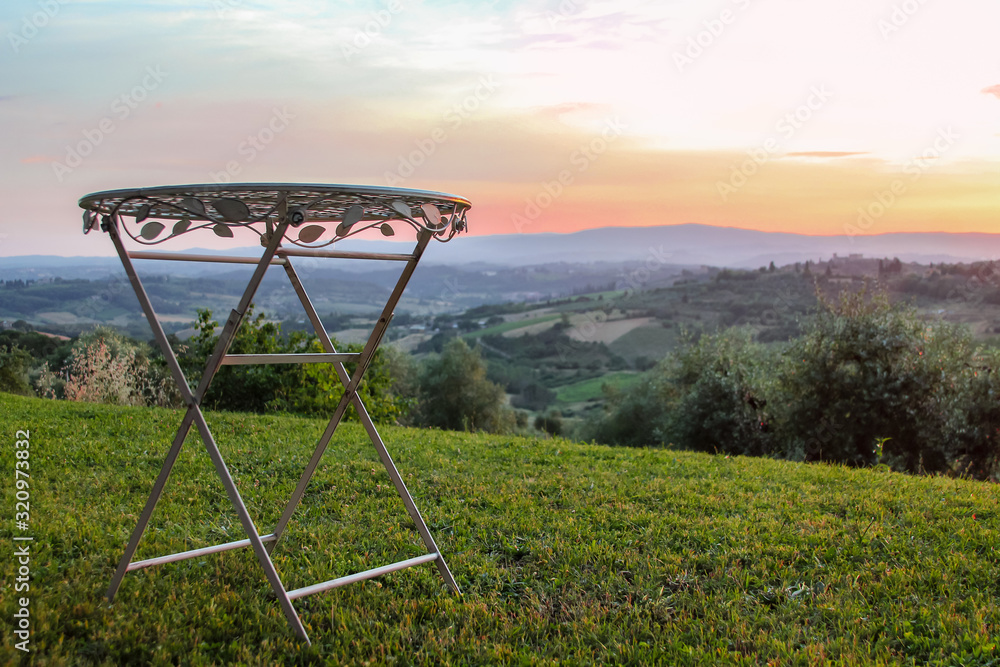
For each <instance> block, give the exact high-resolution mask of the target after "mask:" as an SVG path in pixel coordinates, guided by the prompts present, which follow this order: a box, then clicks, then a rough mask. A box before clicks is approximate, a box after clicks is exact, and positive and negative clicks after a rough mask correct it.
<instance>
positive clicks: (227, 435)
mask: <svg viewBox="0 0 1000 667" xmlns="http://www.w3.org/2000/svg"><path fill="white" fill-rule="evenodd" d="M0 413H2V414H3V415H4V419H3V429H4V430H3V433H4V440H5V445H4V447H3V448H2V451H3V455H2V457H0V458H2V465H3V470H4V471H6V472H5V476H6V478H7V480H8V482H6V483H4V484H3V485H2V486H0V488H2V496H3V506H4V507H6V508H7V512H8V516H7V520H5V521H4V522H3V523H2V524H0V525H2V529H0V537H2V539H3V540H4V541H5V543H6V544H8V545H10V544H12V542H11V536H12V533H13V534H23V533H21V532H20V531H15V526H14V523H13V519H14V517H13V513H14V503H15V498H14V494H15V492H14V485H13V484H12V483H11V481H12V480H13V479H14V470H15V456H14V452H15V448H14V441H15V432H16V430H18V429H30V432H31V435H30V443H31V447H30V452H31V454H30V474H31V478H30V482H31V486H30V493H31V510H30V514H31V527H30V530H29V532H30V534H31V535H33V536H34V538H35V541H34V542H32V543H31V550H32V555H31V563H30V569H31V575H30V576H31V581H30V585H31V590H30V596H31V603H30V610H31V615H32V616H31V618H32V632H33V634H32V637H31V650H32V653H31V654H29V655H27V656H24V655H23V654H21V653H20V652H18V651H16V650H14V648H13V642H14V639H13V638H12V632H11V630H10V628H8V630H7V631H6V632H5V638H4V642H3V649H2V651H3V652H2V654H0V662H2V663H6V664H16V663H18V662H19V661H22V662H25V663H27V662H28V661H29V660H33V661H34V662H36V663H38V664H48V665H58V664H108V665H118V664H175V663H183V664H196V665H198V664H229V663H236V662H238V663H248V664H267V665H272V664H282V663H295V664H300V663H301V664H324V663H327V664H366V663H371V664H392V663H395V664H428V663H433V664H453V665H465V664H505V663H506V664H552V663H556V662H564V663H566V664H619V663H624V664H636V665H650V664H665V665H706V664H718V665H734V664H735V665H740V664H744V665H757V664H766V663H771V664H780V665H799V664H801V665H808V664H837V665H841V664H843V665H854V664H915V665H923V664H947V665H960V664H964V665H989V664H1000V651H998V649H997V645H996V639H995V638H996V637H997V636H998V635H1000V608H998V599H1000V546H998V545H1000V531H998V527H1000V488H998V487H997V486H995V485H989V484H984V483H979V482H971V481H964V480H959V479H947V478H917V477H907V476H903V475H897V474H893V473H887V472H879V471H874V470H851V469H847V468H842V467H832V466H825V465H799V464H793V463H786V462H776V461H771V460H766V459H750V458H724V457H722V456H709V455H704V454H693V453H686V452H674V451H667V450H646V449H627V448H611V447H603V446H594V445H586V444H574V443H570V442H567V441H564V440H558V439H555V440H531V439H524V438H517V437H499V436H490V435H466V434H456V433H446V432H439V431H421V430H411V429H401V428H386V429H384V435H385V438H386V441H387V444H388V445H389V448H390V450H391V451H392V452H393V454H394V457H395V459H396V462H397V464H398V465H399V467H400V469H401V471H402V473H403V475H404V477H405V479H406V481H407V483H408V484H409V486H410V488H411V490H412V491H413V492H414V495H415V496H416V500H417V504H418V506H419V507H420V508H421V510H422V512H423V515H424V517H425V518H426V519H427V521H428V524H429V525H430V527H431V530H432V531H433V532H434V535H435V537H436V539H437V541H438V544H439V546H440V548H441V549H442V551H443V552H444V554H445V556H446V557H447V559H448V562H449V564H450V566H451V569H452V571H453V572H454V574H455V576H456V578H457V580H458V582H459V584H460V585H461V586H462V589H463V591H464V595H463V596H462V597H456V596H453V595H450V594H449V593H448V592H447V590H446V589H445V587H444V585H443V583H442V581H441V579H440V578H439V577H438V575H437V572H436V570H435V569H434V568H433V566H431V565H424V566H420V567H418V568H413V569H409V570H406V571H403V572H397V573H394V574H390V575H387V576H385V577H382V578H380V579H375V580H370V581H367V582H364V583H361V584H354V585H351V586H347V587H345V588H341V589H338V590H336V591H331V592H328V593H323V594H319V595H315V596H312V597H308V598H303V599H302V600H299V601H297V602H296V607H297V609H298V610H299V611H300V612H301V615H302V617H303V621H304V622H305V624H306V626H307V629H308V631H309V632H310V634H311V636H312V638H313V642H314V643H313V646H311V647H305V646H303V645H302V644H300V643H299V642H298V641H297V640H296V638H295V636H294V635H293V634H292V633H291V631H290V630H289V629H288V627H287V625H286V622H285V619H284V617H283V615H282V614H281V611H280V609H279V607H278V604H277V603H276V602H275V601H274V600H273V599H270V598H269V596H268V589H267V585H266V583H265V581H264V578H263V575H262V573H261V571H260V568H259V566H258V565H257V563H256V560H255V558H254V556H253V554H252V552H251V551H250V550H248V549H242V550H238V551H230V552H226V553H223V554H216V555H212V556H206V557H204V558H198V559H192V560H187V561H183V562H180V563H173V564H169V565H164V566H160V567H153V568H148V569H145V570H139V571H136V572H132V573H129V574H128V575H126V578H125V581H124V584H123V585H122V588H121V590H120V592H119V595H118V598H117V599H116V601H115V603H114V604H113V605H109V604H108V603H107V602H106V601H105V600H104V598H103V594H104V591H105V589H106V587H107V584H108V581H109V580H110V579H111V575H112V573H113V570H114V567H115V565H116V563H117V560H118V558H119V556H120V555H121V552H122V549H123V548H124V546H125V543H126V541H127V539H128V535H129V532H130V531H131V529H132V527H133V526H134V524H135V521H136V518H137V515H138V514H139V512H140V510H141V507H142V504H143V502H144V501H145V498H146V495H147V494H148V492H149V490H150V487H151V486H152V483H153V480H154V478H155V476H156V474H157V472H158V470H159V468H160V465H161V462H162V458H163V456H164V453H165V451H166V449H167V446H168V442H169V440H170V438H171V436H172V434H173V432H174V430H175V428H176V426H177V424H178V422H179V421H180V418H181V417H180V414H179V413H178V412H174V411H169V410H145V409H135V408H120V407H111V406H103V405H88V404H72V403H65V402H54V401H44V400H39V399H26V398H19V397H14V396H9V395H5V394H0ZM210 423H211V425H212V427H213V429H214V431H215V434H216V437H217V439H218V441H219V442H220V445H221V447H222V450H223V454H224V455H225V456H226V458H227V461H228V462H229V465H230V466H231V468H232V470H233V472H234V476H235V477H236V479H237V483H238V485H239V488H240V489H241V492H242V493H243V494H244V498H245V500H246V502H247V505H248V507H249V509H250V512H251V514H252V515H253V516H254V517H255V518H256V519H257V523H258V527H259V528H260V529H261V531H262V532H263V531H267V530H270V528H271V527H272V525H273V523H274V522H275V521H276V520H277V518H278V516H279V514H280V512H281V509H282V505H283V503H284V502H285V500H286V498H287V496H288V494H289V493H290V492H291V489H292V488H293V486H294V484H295V482H296V480H297V478H298V476H299V474H300V471H301V468H302V466H304V464H305V462H306V459H307V458H308V456H309V454H310V453H311V450H312V447H313V441H314V438H316V437H317V436H318V435H319V433H320V432H321V431H322V429H323V427H324V425H325V424H324V423H322V422H319V421H314V420H305V419H297V418H286V417H278V416H269V417H259V416H247V415H240V414H222V415H214V416H212V417H211V418H210ZM188 445H189V446H188V447H187V448H186V449H185V450H184V451H183V452H182V454H181V457H180V460H179V462H178V465H177V467H176V468H175V470H174V473H173V475H172V476H171V479H170V480H169V482H168V484H167V487H166V491H165V493H164V496H163V499H162V500H161V502H160V505H159V506H158V508H157V511H156V512H155V513H154V515H153V519H152V521H151V524H150V530H149V531H148V532H147V534H146V537H145V538H144V540H143V542H142V544H141V545H140V547H139V553H138V557H139V558H147V557H151V556H155V555H162V554H165V553H170V552H174V551H180V550H183V549H191V548H197V547H200V546H205V545H208V544H212V543H216V542H223V541H229V540H235V539H242V537H243V535H242V531H241V529H240V526H239V523H238V521H237V520H236V519H235V516H234V513H233V512H232V511H230V510H229V509H228V502H227V500H226V498H225V496H224V494H223V492H222V487H221V484H220V483H219V482H218V481H217V480H216V478H215V474H214V471H213V469H212V467H211V464H210V463H209V461H208V457H207V455H206V454H205V452H204V450H203V448H202V447H201V446H200V441H198V440H196V438H194V437H192V438H190V440H189V442H188ZM289 531H290V532H289V533H287V534H286V537H285V539H283V540H282V542H280V543H279V544H278V545H277V547H276V549H275V556H276V558H275V560H276V566H277V568H278V572H279V573H280V574H281V576H282V578H283V580H284V582H285V584H286V585H287V586H288V587H289V588H294V587H299V586H304V585H308V584H312V583H315V582H319V581H323V580H326V579H330V578H333V577H336V576H340V575H343V574H347V573H349V572H354V571H357V570H361V569H366V568H368V567H373V566H376V565H381V564H384V563H388V562H390V561H393V560H396V559H400V558H404V557H409V556H414V555H417V554H419V553H421V552H422V550H421V549H420V548H419V547H418V546H417V545H418V544H419V540H418V538H417V536H416V534H415V531H414V530H413V528H412V525H411V523H410V522H409V520H408V519H407V517H406V514H405V511H404V510H403V507H402V503H401V502H400V501H399V500H398V497H397V496H396V495H395V492H394V491H393V489H392V486H391V483H390V482H389V480H388V476H387V475H386V474H385V472H384V471H383V469H382V468H381V466H380V465H379V464H378V462H377V459H376V457H375V454H374V452H373V451H372V450H371V447H370V446H369V445H367V441H366V439H365V437H364V434H363V431H361V429H360V428H358V427H357V426H355V425H347V426H346V427H344V428H343V429H342V430H341V431H339V432H338V437H337V438H335V440H334V443H333V444H332V446H331V448H330V450H329V451H328V452H327V454H326V456H325V458H324V460H323V463H322V465H321V468H320V470H319V471H318V473H317V475H316V477H315V478H314V480H313V483H312V485H311V486H310V487H309V490H308V491H307V493H306V497H305V499H304V502H303V505H302V506H301V507H300V510H299V512H298V513H297V514H296V517H295V519H293V521H292V523H291V524H290V529H289ZM7 553H8V554H9V553H10V552H7ZM16 568H17V564H16V561H15V559H13V558H11V557H5V558H4V559H3V560H2V565H0V576H2V580H3V582H4V583H3V586H4V593H3V595H2V599H0V614H2V615H3V618H4V621H5V622H7V623H10V622H11V621H12V620H13V614H14V611H15V600H16V598H17V597H18V596H17V595H14V594H12V592H11V585H12V582H13V580H14V576H15V572H16Z"/></svg>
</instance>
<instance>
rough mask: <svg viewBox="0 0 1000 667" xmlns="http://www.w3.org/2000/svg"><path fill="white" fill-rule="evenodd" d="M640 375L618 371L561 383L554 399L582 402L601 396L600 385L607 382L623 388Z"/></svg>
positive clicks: (602, 394)
mask: <svg viewBox="0 0 1000 667" xmlns="http://www.w3.org/2000/svg"><path fill="white" fill-rule="evenodd" d="M640 377H641V376H640V374H639V373H631V372H629V371H618V372H615V373H608V374H607V375H602V376H601V377H599V378H591V379H590V380H583V381H582V382H574V383H573V384H567V385H563V386H562V387H558V388H557V389H556V400H557V401H559V402H560V403H582V402H584V401H589V400H591V399H595V398H603V397H604V392H603V391H602V390H601V387H602V386H604V385H606V384H607V385H611V386H613V387H618V388H619V389H624V388H625V387H628V386H629V385H631V384H633V383H635V382H636V381H637V380H638V379H639V378H640Z"/></svg>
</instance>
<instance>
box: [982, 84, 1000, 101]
mask: <svg viewBox="0 0 1000 667" xmlns="http://www.w3.org/2000/svg"><path fill="white" fill-rule="evenodd" d="M980 92H983V93H986V94H987V95H993V96H994V97H996V98H997V99H1000V83H998V84H997V85H995V86H990V87H989V88H983V89H982V90H981V91H980Z"/></svg>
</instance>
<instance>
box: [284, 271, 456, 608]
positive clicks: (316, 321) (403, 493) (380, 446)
mask: <svg viewBox="0 0 1000 667" xmlns="http://www.w3.org/2000/svg"><path fill="white" fill-rule="evenodd" d="M285 273H287V274H288V279H289V281H290V282H291V283H292V287H293V288H294V289H295V293H296V294H297V295H298V297H299V301H301V302H302V307H303V308H304V309H305V311H306V316H307V317H308V318H309V321H310V322H311V323H312V326H313V329H314V330H315V332H316V335H317V336H318V337H319V340H320V343H321V344H322V345H323V349H324V350H326V351H327V352H329V353H331V354H336V352H337V350H336V348H335V347H334V345H333V341H331V340H330V336H329V335H328V334H327V333H326V327H324V326H323V322H322V321H321V320H320V317H319V314H318V313H317V312H316V308H315V307H314V306H313V304H312V301H311V300H310V299H309V294H308V293H307V292H306V289H305V287H304V286H303V285H302V281H301V280H300V279H299V276H298V274H297V273H296V272H295V269H294V267H293V266H292V263H291V261H286V263H285ZM334 369H335V370H336V372H337V376H338V377H339V378H340V382H341V384H343V385H344V387H345V389H346V387H347V386H348V385H349V384H350V381H351V377H350V375H349V374H348V372H347V369H346V368H345V367H344V364H342V363H340V362H336V363H334ZM351 403H352V404H353V405H354V409H355V410H356V411H357V413H358V418H359V420H360V421H361V424H362V425H363V426H364V428H365V431H367V432H368V437H369V438H370V439H371V441H372V444H373V445H374V446H375V450H376V452H377V453H378V455H379V459H380V460H381V461H382V465H383V466H384V467H385V469H386V472H387V473H388V474H389V478H390V479H392V483H393V485H394V486H395V487H396V492H397V493H398V494H399V496H400V498H401V499H402V501H403V505H404V506H405V507H406V511H407V513H408V514H409V515H410V519H411V520H412V521H413V523H414V524H416V527H417V532H418V533H420V539H421V540H422V541H423V543H424V546H425V547H426V548H427V550H428V551H429V552H431V553H437V554H438V555H439V557H438V559H437V560H436V561H435V563H436V564H437V568H438V571H439V572H440V574H441V577H442V578H443V579H444V581H445V583H446V584H447V585H448V588H450V589H451V590H452V591H453V592H454V593H458V594H461V592H462V591H461V589H460V588H459V586H458V583H457V582H456V581H455V578H454V577H453V576H452V574H451V570H450V569H449V568H448V564H447V563H446V562H445V559H444V555H443V554H441V552H440V551H439V550H438V547H437V543H436V542H435V541H434V537H433V536H432V535H431V532H430V530H429V529H428V528H427V524H426V523H425V522H424V519H423V517H422V516H421V515H420V510H419V509H417V505H416V503H415V502H414V501H413V497H412V496H411V495H410V492H409V490H408V489H407V488H406V483H405V482H404V481H403V477H402V475H400V474H399V470H397V469H396V465H395V463H393V461H392V457H391V456H390V455H389V451H388V449H387V448H386V446H385V443H384V442H383V441H382V437H381V435H379V432H378V429H377V428H376V427H375V423H374V422H373V421H372V419H371V416H369V414H368V410H367V408H365V405H364V402H363V401H362V400H361V397H360V396H358V395H357V393H355V394H353V395H352V396H351ZM276 543H277V542H276V541H275V542H271V543H269V544H268V550H269V551H270V550H273V548H274V545H275V544H276Z"/></svg>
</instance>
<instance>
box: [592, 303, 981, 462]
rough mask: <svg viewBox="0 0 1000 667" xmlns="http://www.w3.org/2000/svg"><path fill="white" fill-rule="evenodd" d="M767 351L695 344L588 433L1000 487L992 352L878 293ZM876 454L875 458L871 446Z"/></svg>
mask: <svg viewBox="0 0 1000 667" xmlns="http://www.w3.org/2000/svg"><path fill="white" fill-rule="evenodd" d="M821 305H822V311H821V312H820V313H819V314H817V315H816V316H815V317H813V318H811V319H810V320H809V321H807V322H806V323H805V324H804V327H803V331H804V333H803V334H802V335H801V336H800V337H798V338H796V339H793V340H792V341H791V342H790V343H789V344H788V345H787V346H784V347H783V348H778V349H777V350H776V351H773V352H772V351H769V350H768V349H767V348H766V347H764V346H761V345H759V344H756V343H754V342H753V341H752V334H751V332H750V331H749V330H729V331H726V332H723V333H719V334H715V335H711V336H703V337H701V339H699V340H698V341H697V342H693V341H692V340H690V339H689V340H688V342H687V344H686V345H685V346H683V347H681V348H680V349H679V350H677V351H676V352H674V353H673V354H671V355H670V356H669V357H667V358H666V359H665V360H664V361H663V362H661V363H660V364H659V365H658V366H657V368H656V369H654V370H653V371H651V372H650V373H647V374H646V375H645V376H644V377H643V378H642V379H641V380H640V381H639V382H638V383H636V384H635V385H633V387H632V388H630V389H629V390H627V391H625V392H622V393H618V394H615V393H612V394H611V395H609V400H608V408H607V412H606V414H605V415H603V416H602V417H601V418H600V419H598V420H597V421H596V422H594V423H592V424H590V425H589V430H588V431H587V432H586V433H587V435H588V436H589V437H590V438H593V439H596V440H598V441H601V442H608V443H617V444H622V445H656V444H663V443H674V444H676V445H678V446H680V447H683V448H687V449H697V450H704V451H719V452H725V453H737V454H753V455H777V456H782V457H785V458H789V459H794V460H805V461H818V460H823V461H834V462H839V463H846V464H848V465H853V466H870V465H876V464H879V463H883V462H885V463H888V464H889V465H890V466H891V467H893V468H895V469H898V470H906V471H911V472H918V471H924V472H948V471H951V472H954V473H960V474H967V475H970V476H974V477H977V478H980V479H986V478H993V479H996V478H997V477H998V476H1000V445H998V439H1000V400H998V399H1000V352H997V351H992V352H983V351H982V350H977V349H976V348H975V346H974V345H973V341H972V337H971V335H970V333H969V332H968V330H967V329H964V328H962V327H959V326H957V325H952V324H948V323H945V322H934V323H930V324H928V323H925V322H923V321H921V320H920V319H919V318H918V317H917V315H916V313H915V311H914V310H913V309H912V308H909V307H906V306H894V305H891V304H890V303H889V301H888V298H887V297H886V296H885V295H882V294H876V295H874V296H870V295H868V294H867V293H866V292H864V291H862V292H859V293H854V294H851V293H842V294H841V295H840V298H839V301H837V302H826V301H821ZM880 441H881V442H883V443H884V449H882V448H876V443H877V442H880Z"/></svg>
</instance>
